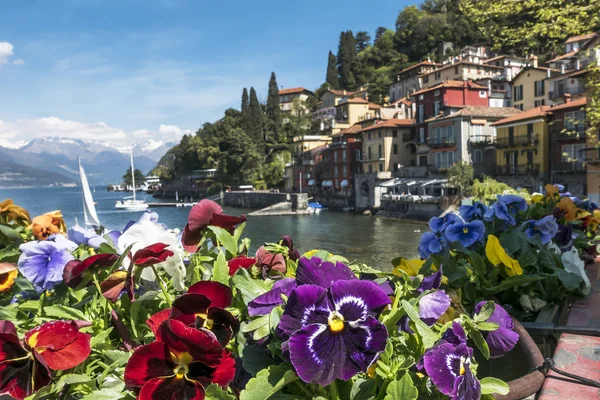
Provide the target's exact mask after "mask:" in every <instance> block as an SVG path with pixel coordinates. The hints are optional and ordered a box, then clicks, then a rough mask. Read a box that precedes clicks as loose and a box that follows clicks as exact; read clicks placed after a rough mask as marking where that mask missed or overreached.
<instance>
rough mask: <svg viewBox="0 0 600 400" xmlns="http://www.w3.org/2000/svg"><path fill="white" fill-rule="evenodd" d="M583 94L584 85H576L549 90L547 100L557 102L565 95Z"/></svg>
mask: <svg viewBox="0 0 600 400" xmlns="http://www.w3.org/2000/svg"><path fill="white" fill-rule="evenodd" d="M583 92H585V86H584V85H576V86H571V87H568V88H561V89H558V90H551V91H549V92H548V98H549V99H550V100H558V99H561V98H563V97H564V95H565V94H570V95H576V94H581V93H583Z"/></svg>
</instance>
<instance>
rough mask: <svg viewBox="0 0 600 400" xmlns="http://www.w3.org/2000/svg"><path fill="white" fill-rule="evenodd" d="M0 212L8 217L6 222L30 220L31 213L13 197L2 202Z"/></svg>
mask: <svg viewBox="0 0 600 400" xmlns="http://www.w3.org/2000/svg"><path fill="white" fill-rule="evenodd" d="M0 214H1V215H3V216H4V217H5V218H6V222H11V221H19V220H21V221H24V222H29V219H30V217H29V213H28V212H27V211H26V210H25V209H24V208H23V207H19V206H18V205H16V204H15V203H14V202H13V201H12V200H11V199H6V200H4V201H2V202H0Z"/></svg>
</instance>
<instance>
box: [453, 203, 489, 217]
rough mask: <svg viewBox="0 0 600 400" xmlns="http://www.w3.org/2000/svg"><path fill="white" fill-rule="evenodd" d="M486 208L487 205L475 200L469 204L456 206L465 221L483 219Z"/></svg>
mask: <svg viewBox="0 0 600 400" xmlns="http://www.w3.org/2000/svg"><path fill="white" fill-rule="evenodd" d="M487 210H488V208H487V206H486V205H485V204H483V203H482V202H480V201H475V202H473V204H472V205H470V206H469V205H464V206H460V207H459V208H458V212H459V213H460V216H461V217H462V218H463V219H464V220H465V221H467V222H470V221H472V220H474V219H479V220H483V216H484V215H485V213H486V212H487Z"/></svg>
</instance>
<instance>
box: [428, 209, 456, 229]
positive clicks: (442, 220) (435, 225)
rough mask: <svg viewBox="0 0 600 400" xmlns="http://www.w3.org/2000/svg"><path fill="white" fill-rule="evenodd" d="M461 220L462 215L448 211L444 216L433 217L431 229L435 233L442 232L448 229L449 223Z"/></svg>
mask: <svg viewBox="0 0 600 400" xmlns="http://www.w3.org/2000/svg"><path fill="white" fill-rule="evenodd" d="M457 221H460V217H459V216H458V215H456V214H454V213H448V214H446V215H444V216H443V217H432V218H431V219H430V220H429V229H431V231H432V232H433V233H441V232H444V231H445V230H446V228H447V227H448V226H449V225H452V224H453V223H455V222H457Z"/></svg>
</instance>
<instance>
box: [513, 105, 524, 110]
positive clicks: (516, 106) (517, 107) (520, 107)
mask: <svg viewBox="0 0 600 400" xmlns="http://www.w3.org/2000/svg"><path fill="white" fill-rule="evenodd" d="M515 108H516V109H517V110H521V111H523V103H521V104H516V105H515Z"/></svg>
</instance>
